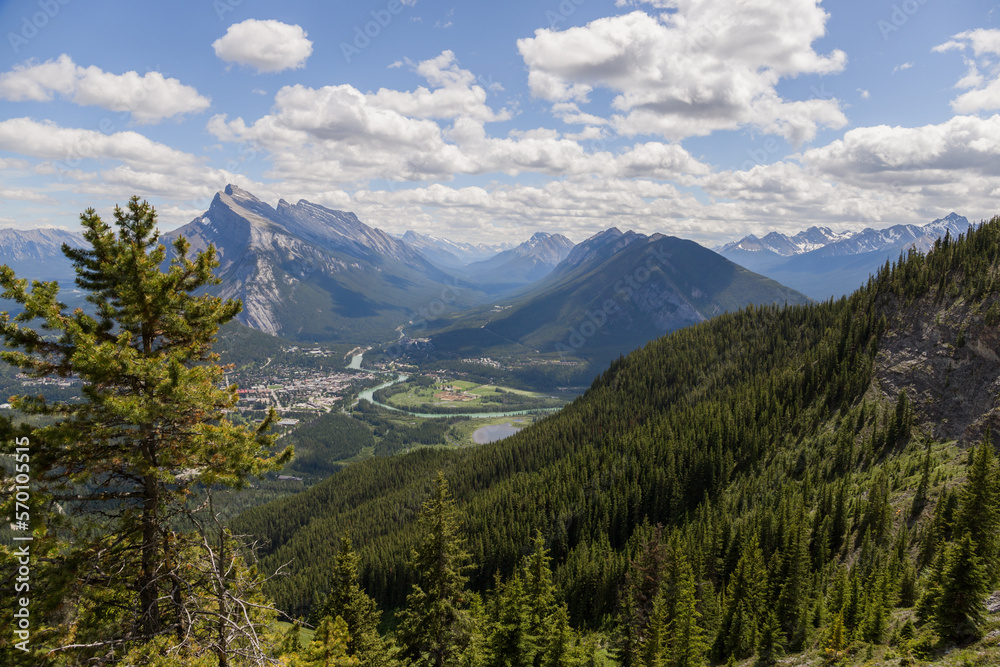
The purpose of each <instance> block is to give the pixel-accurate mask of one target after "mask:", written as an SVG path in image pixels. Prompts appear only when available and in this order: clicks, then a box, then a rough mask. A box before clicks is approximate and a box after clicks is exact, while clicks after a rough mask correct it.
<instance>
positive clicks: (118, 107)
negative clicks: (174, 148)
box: [0, 54, 211, 123]
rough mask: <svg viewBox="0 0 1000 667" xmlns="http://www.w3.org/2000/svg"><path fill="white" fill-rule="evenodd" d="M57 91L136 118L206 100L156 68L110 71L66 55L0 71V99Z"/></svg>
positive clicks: (203, 104)
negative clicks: (83, 63) (1, 72)
mask: <svg viewBox="0 0 1000 667" xmlns="http://www.w3.org/2000/svg"><path fill="white" fill-rule="evenodd" d="M57 95H58V96H59V97H62V98H64V99H67V100H70V101H71V102H73V103H75V104H80V105H84V106H99V107H102V108H104V109H108V110H109V111H120V112H128V113H130V114H131V116H132V118H133V119H134V120H135V121H136V122H138V123H156V122H159V121H161V120H163V119H164V118H173V117H174V116H180V115H182V114H186V113H197V112H199V111H204V110H205V109H207V108H208V107H209V105H210V104H211V102H210V101H209V99H208V98H207V97H204V96H202V95H199V94H198V91H197V90H195V89H194V88H192V87H191V86H185V85H183V84H181V82H180V81H178V80H177V79H168V78H166V77H164V76H163V75H162V74H160V73H159V72H148V73H146V74H144V75H142V76H140V75H139V74H138V73H137V72H125V73H124V74H112V73H110V72H105V71H103V70H101V69H99V68H97V67H94V66H91V67H80V66H78V65H76V64H75V63H74V62H73V60H72V59H71V58H70V57H69V56H68V55H66V54H63V55H61V56H59V58H57V59H56V60H47V61H45V62H44V63H37V62H35V61H28V62H26V63H24V64H21V65H15V66H14V68H13V69H11V70H10V71H9V72H4V73H3V74H0V99H5V100H10V101H12V102H23V101H34V102H47V101H49V100H51V99H53V97H55V96H57Z"/></svg>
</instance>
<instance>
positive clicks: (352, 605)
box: [320, 535, 388, 667]
mask: <svg viewBox="0 0 1000 667" xmlns="http://www.w3.org/2000/svg"><path fill="white" fill-rule="evenodd" d="M359 562H360V559H359V558H358V555H357V554H356V553H355V552H354V548H353V546H352V544H351V539H350V538H349V537H347V536H346V535H345V536H344V537H343V538H341V540H340V551H338V552H337V557H336V558H335V559H334V565H333V584H332V586H331V587H330V593H329V594H328V596H327V599H326V604H325V605H324V606H323V609H322V611H321V613H320V617H321V618H322V617H325V616H330V617H335V616H340V617H341V618H343V619H344V622H345V623H346V624H347V632H348V634H349V635H350V640H349V641H348V643H347V654H348V655H350V656H354V657H356V658H358V660H359V661H360V663H361V665H362V667H381V666H383V665H385V664H387V662H388V657H387V652H386V648H385V646H384V644H383V642H382V638H381V637H380V636H379V633H378V626H379V621H380V620H381V617H382V612H381V611H379V609H378V605H377V604H375V600H373V599H372V598H370V597H369V596H368V595H367V594H366V593H365V592H364V591H363V590H362V589H361V586H360V585H358V563H359Z"/></svg>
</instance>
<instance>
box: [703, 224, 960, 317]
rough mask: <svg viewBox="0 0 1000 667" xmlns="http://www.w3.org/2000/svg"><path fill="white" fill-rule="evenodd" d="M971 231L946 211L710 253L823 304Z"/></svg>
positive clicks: (741, 243) (749, 240)
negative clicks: (909, 254) (914, 253)
mask: <svg viewBox="0 0 1000 667" xmlns="http://www.w3.org/2000/svg"><path fill="white" fill-rule="evenodd" d="M971 228H972V224H971V223H970V222H969V220H968V219H967V218H965V217H964V216H961V215H958V214H957V213H954V212H952V213H950V214H948V215H947V216H945V217H943V218H938V219H937V220H934V221H933V222H930V223H927V224H926V225H922V226H918V225H893V226H891V227H886V228H884V229H872V228H866V229H863V230H861V231H858V232H851V231H847V232H833V231H832V230H830V229H829V228H827V227H810V228H809V229H807V230H805V231H802V232H799V233H798V234H795V235H794V236H788V235H786V234H782V233H780V232H771V233H769V234H767V235H765V236H763V237H761V238H758V237H757V236H754V235H752V234H751V235H748V236H745V237H743V238H742V239H740V240H738V241H733V242H731V243H727V244H725V245H722V246H718V247H717V248H716V250H717V251H718V252H719V254H721V255H723V256H724V257H727V258H728V259H730V260H732V261H734V262H736V263H737V264H740V265H742V266H744V267H746V268H748V269H750V270H751V271H755V272H757V273H760V274H762V275H765V276H768V277H769V278H773V279H774V280H777V281H778V282H780V283H782V284H785V285H788V286H789V287H793V288H795V289H797V290H799V291H801V292H803V293H805V294H807V295H809V296H810V297H812V298H814V299H820V300H824V299H827V298H829V297H831V296H832V297H839V296H842V295H845V294H848V293H850V292H853V291H854V290H855V289H857V288H858V287H860V286H861V285H862V284H863V283H864V282H865V281H866V280H867V279H868V276H869V275H871V274H873V273H874V272H875V271H877V270H878V269H879V268H880V267H881V266H882V265H884V264H885V262H886V260H887V259H896V258H897V257H898V256H899V254H900V253H901V252H905V251H906V250H907V249H908V248H911V247H912V248H915V249H917V250H920V251H922V252H926V251H927V250H929V249H930V248H932V247H933V246H934V242H935V241H936V240H937V239H939V238H941V237H942V236H944V235H945V234H946V233H947V234H950V235H951V236H952V237H957V236H958V235H959V234H965V233H967V232H968V231H969V229H971Z"/></svg>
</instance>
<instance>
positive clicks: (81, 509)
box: [0, 197, 291, 665]
mask: <svg viewBox="0 0 1000 667" xmlns="http://www.w3.org/2000/svg"><path fill="white" fill-rule="evenodd" d="M114 217H115V222H114V227H112V226H111V225H108V224H106V223H105V222H104V221H103V220H101V218H100V217H99V216H98V215H97V214H96V213H95V212H94V210H93V209H88V210H87V211H85V212H84V214H83V215H81V218H80V219H81V223H82V225H83V227H84V232H83V237H84V240H85V242H86V247H84V248H71V247H69V246H65V245H64V246H63V253H64V254H65V255H66V256H67V257H68V258H69V259H70V260H71V261H72V262H73V265H74V268H75V270H76V274H77V275H76V284H77V286H78V287H79V288H80V289H81V290H83V291H84V292H86V293H87V301H88V302H89V304H90V307H91V312H93V313H94V314H93V315H91V314H88V313H87V312H85V311H84V310H83V309H77V310H75V311H73V312H71V313H67V312H66V309H65V306H64V304H62V303H60V302H59V301H58V300H57V297H58V290H59V287H58V285H57V284H56V283H55V282H52V283H40V282H35V283H34V284H33V286H32V287H31V289H30V290H29V289H28V286H27V281H25V280H19V279H17V278H16V277H15V275H14V272H13V271H12V270H11V269H10V268H9V267H7V266H2V267H0V286H2V288H3V292H2V297H3V298H4V299H8V300H11V301H13V302H15V303H17V304H19V305H20V306H21V308H22V311H21V312H20V313H19V314H17V315H16V316H14V317H11V316H10V315H9V314H8V313H6V312H4V313H2V314H0V336H2V338H3V340H4V343H5V345H6V346H7V347H9V348H13V349H14V351H7V352H3V353H2V355H0V356H2V358H3V359H4V360H5V361H6V362H8V363H10V364H11V365H13V366H15V367H18V368H20V369H21V370H22V371H23V372H24V373H25V374H26V375H28V376H29V377H34V378H43V377H52V376H56V377H63V378H65V377H69V376H76V377H78V378H79V379H80V380H81V381H82V385H83V386H82V395H83V400H82V401H64V402H61V401H51V402H50V401H47V400H45V399H44V398H43V397H41V396H34V397H32V396H17V397H14V398H13V399H12V403H13V405H14V407H15V408H16V409H17V410H19V411H21V412H22V413H26V414H28V415H43V416H45V417H46V418H47V421H48V422H49V424H48V425H46V426H40V427H37V428H34V429H31V431H30V440H31V446H32V469H31V472H32V482H33V484H34V488H33V490H32V493H33V498H34V499H35V500H36V501H38V502H39V505H38V506H39V507H41V506H42V503H44V502H48V503H51V505H50V506H49V507H48V508H47V509H46V511H45V512H44V513H43V512H36V513H35V514H34V516H36V517H39V518H40V517H41V516H45V517H46V518H45V520H46V521H47V522H50V523H51V524H52V527H53V528H58V531H55V530H53V531H52V532H49V533H47V534H48V535H55V534H56V533H57V532H59V533H61V534H64V535H65V534H70V535H71V537H70V538H69V539H68V544H67V546H66V547H65V548H62V549H60V550H59V551H60V554H59V556H58V558H59V559H60V560H61V561H62V562H63V563H64V564H65V567H66V568H67V571H68V572H76V573H79V576H77V577H61V578H59V583H60V585H61V586H62V588H61V590H59V591H50V593H51V594H52V595H54V596H59V597H61V598H62V600H63V609H64V610H66V609H70V610H72V609H74V608H79V609H81V610H83V609H86V608H87V606H88V604H89V603H87V602H84V600H85V599H86V598H88V596H92V595H99V596H102V597H103V598H104V600H105V602H104V604H105V605H106V606H107V609H106V613H107V614H108V620H109V621H110V622H108V623H105V624H104V625H103V626H102V627H101V628H100V629H99V630H98V629H97V628H96V627H93V626H91V628H90V630H93V631H94V634H91V635H86V633H84V632H83V630H84V628H83V627H81V626H77V627H76V628H75V630H74V631H73V632H63V633H60V634H61V636H60V635H59V634H57V635H56V642H57V643H59V642H62V641H68V642H70V643H72V644H74V646H75V647H77V648H74V649H73V650H72V651H73V652H75V653H77V657H78V658H79V660H81V661H83V660H86V659H87V656H88V655H92V654H103V653H104V652H106V651H107V650H108V647H109V646H113V645H116V644H119V643H121V642H124V641H140V642H143V641H149V640H151V639H153V638H154V637H157V636H160V635H166V634H170V635H173V636H174V638H175V639H174V642H175V645H177V646H179V645H181V644H185V645H186V644H189V643H190V642H191V641H194V640H193V638H197V637H204V636H206V635H205V628H204V627H202V626H203V625H204V624H205V623H209V624H210V625H212V626H213V627H214V626H215V625H219V626H220V627H221V626H222V625H226V624H232V627H233V628H237V629H238V628H240V627H243V626H241V625H239V624H236V622H235V619H232V618H229V619H220V618H218V616H219V615H220V614H223V613H226V611H225V610H226V609H235V608H236V607H237V606H239V605H234V606H230V605H229V604H228V603H227V604H226V605H224V608H220V607H219V606H218V605H216V606H215V608H214V611H213V610H212V609H211V608H204V607H202V606H200V605H202V604H204V603H208V602H207V601H208V600H212V601H213V602H211V603H208V604H215V602H216V601H217V599H225V600H229V602H232V600H230V599H229V598H225V597H224V596H223V598H219V597H218V596H217V595H216V591H217V590H221V589H220V588H219V587H220V586H222V587H223V588H224V587H225V586H227V585H228V584H226V583H225V581H224V580H223V579H224V578H225V577H227V576H228V575H229V574H231V573H232V570H231V569H229V566H228V565H226V567H225V569H224V570H223V571H220V570H219V568H218V567H216V565H217V564H218V560H217V556H218V555H219V554H218V553H214V554H213V553H210V547H211V546H212V545H213V542H214V544H215V545H216V546H219V547H220V548H222V549H225V548H226V545H224V544H223V545H219V543H218V542H217V541H215V539H214V538H212V539H209V538H208V536H207V535H202V536H197V535H193V534H191V532H190V531H191V529H192V528H193V525H192V523H191V519H195V518H196V516H195V514H196V509H197V503H192V502H191V499H192V498H193V497H194V496H196V495H197V494H198V493H199V489H203V488H210V487H212V486H213V485H216V484H223V485H228V486H232V487H240V486H242V485H244V484H245V483H246V481H247V479H248V478H250V477H253V476H259V475H262V474H263V473H264V472H267V471H269V470H274V469H277V468H279V467H280V466H281V465H283V464H284V463H285V462H286V461H287V460H288V459H289V458H290V456H291V451H290V450H286V451H285V452H283V453H282V454H281V455H278V456H269V455H268V454H267V451H268V448H269V447H270V446H271V445H272V444H273V438H271V437H270V436H267V435H265V434H266V432H267V430H268V429H269V428H270V424H271V421H272V419H273V414H272V416H271V418H269V419H267V420H265V421H264V423H263V424H261V425H260V427H259V428H257V429H256V430H251V429H247V428H245V427H242V426H237V425H235V424H233V423H232V422H231V421H229V420H228V419H227V418H226V416H225V413H226V412H227V411H228V410H230V409H231V408H232V407H233V406H234V405H235V404H236V401H237V393H236V388H235V387H220V385H221V383H222V381H223V379H224V378H223V369H222V368H221V367H220V366H218V365H217V363H216V362H217V360H218V356H217V355H216V354H214V353H213V352H212V345H213V343H214V342H215V336H216V334H217V332H218V329H219V327H220V326H221V325H222V324H225V323H226V322H229V321H230V320H232V319H233V317H235V316H236V315H237V314H238V313H239V311H240V309H241V305H240V303H239V302H238V301H234V300H231V299H230V300H225V301H224V300H222V299H220V298H217V297H213V296H210V295H207V294H205V293H204V292H205V288H207V287H210V286H212V285H215V284H218V282H219V281H218V279H217V278H215V277H214V276H213V273H212V271H213V269H214V268H216V267H217V266H218V257H217V254H216V252H215V249H214V248H213V247H211V246H210V247H209V248H208V249H207V250H205V251H204V252H201V253H198V254H197V256H196V257H194V258H191V257H189V256H188V251H189V249H190V244H189V243H188V242H187V241H186V240H185V239H184V238H183V237H179V238H178V239H177V240H176V241H174V243H173V249H172V250H173V258H172V259H171V260H170V262H169V264H168V266H167V268H166V270H163V269H162V268H161V267H163V265H164V262H165V260H166V258H167V250H166V248H165V247H164V246H163V245H162V244H161V243H160V242H159V232H158V231H157V230H156V214H155V211H154V210H153V208H152V207H151V206H149V204H148V203H146V202H142V203H140V202H139V199H138V198H137V197H133V198H132V199H131V200H130V201H129V203H128V206H127V208H126V209H125V210H122V209H121V208H118V207H116V208H115V210H114ZM35 322H40V323H41V330H35V329H32V328H31V327H30V325H31V324H32V323H35ZM53 418H54V421H53ZM57 503H58V508H59V509H58V510H57V507H56V504H57ZM68 517H73V518H72V520H70V519H69V518H68ZM214 518H215V517H202V518H201V519H197V523H196V524H195V525H201V526H205V525H208V524H210V523H212V522H213V520H214ZM211 532H212V533H213V534H214V532H215V531H214V528H213V529H212V531H211ZM39 550H41V545H39ZM251 575H252V573H251ZM241 576H242V575H241ZM192 577H196V578H192ZM220 577H223V579H220ZM52 585H53V582H52V581H50V582H48V583H47V584H46V586H52ZM241 586H242V585H241ZM244 590H245V589H244ZM112 591H113V593H112ZM111 599H114V600H115V601H114V603H113V604H108V603H109V602H110V600H111ZM71 614H72V612H71ZM208 619H211V620H208ZM71 622H72V621H71ZM192 624H195V626H197V627H195V626H192ZM199 624H200V625H199ZM222 634H225V633H222ZM216 635H217V640H218V641H222V642H223V644H226V643H227V641H228V640H226V641H223V640H222V639H219V638H218V633H216ZM215 650H217V651H221V652H220V653H218V659H219V664H222V665H224V664H226V662H227V651H228V650H229V649H228V648H226V647H225V646H216V648H215Z"/></svg>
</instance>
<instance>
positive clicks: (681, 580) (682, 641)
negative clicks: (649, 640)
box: [670, 559, 708, 667]
mask: <svg viewBox="0 0 1000 667" xmlns="http://www.w3.org/2000/svg"><path fill="white" fill-rule="evenodd" d="M679 569H680V576H679V577H678V585H677V608H676V613H675V615H674V619H673V622H672V623H671V624H670V638H671V639H670V642H671V648H670V667H701V666H702V665H704V664H705V653H706V651H707V650H708V644H707V643H706V641H705V633H704V630H703V629H702V627H701V623H700V621H701V613H700V612H699V611H698V599H697V597H696V587H695V582H694V573H693V572H692V571H691V566H690V564H688V562H687V560H686V559H684V560H682V561H681V564H680V568H679Z"/></svg>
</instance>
